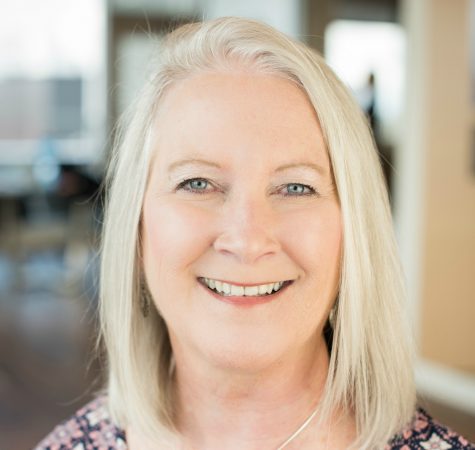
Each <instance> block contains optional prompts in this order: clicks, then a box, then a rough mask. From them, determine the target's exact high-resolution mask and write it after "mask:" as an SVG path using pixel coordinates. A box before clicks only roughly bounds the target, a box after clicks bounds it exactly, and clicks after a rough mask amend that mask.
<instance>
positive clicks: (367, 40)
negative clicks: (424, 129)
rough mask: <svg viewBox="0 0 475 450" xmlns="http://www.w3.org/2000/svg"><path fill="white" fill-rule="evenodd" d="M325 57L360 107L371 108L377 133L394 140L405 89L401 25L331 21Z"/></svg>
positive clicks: (397, 134)
mask: <svg viewBox="0 0 475 450" xmlns="http://www.w3.org/2000/svg"><path fill="white" fill-rule="evenodd" d="M325 57H326V60H327V62H328V63H329V65H330V66H331V67H332V68H333V69H334V70H335V72H336V73H337V74H338V76H339V77H340V78H341V79H342V80H343V81H344V82H345V83H346V84H347V85H348V86H349V87H350V88H351V90H352V91H353V92H354V94H355V96H356V99H357V100H358V102H359V103H360V105H361V107H362V108H363V109H364V110H366V111H368V109H370V108H373V109H374V111H371V112H372V113H373V114H374V115H375V116H376V117H377V119H378V128H379V129H378V130H377V131H378V133H379V137H380V138H381V139H382V140H383V141H385V142H387V143H390V144H395V143H397V141H398V136H399V134H400V132H401V130H400V127H399V120H400V116H401V112H402V107H403V102H404V89H405V88H404V72H405V34H404V31H403V28H402V27H401V26H400V25H397V24H394V23H388V22H374V21H373V22H365V21H350V20H337V21H334V22H332V23H330V24H329V25H328V27H327V29H326V30H325Z"/></svg>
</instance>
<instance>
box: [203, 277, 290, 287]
mask: <svg viewBox="0 0 475 450" xmlns="http://www.w3.org/2000/svg"><path fill="white" fill-rule="evenodd" d="M199 278H208V279H209V280H214V281H220V282H221V283H227V284H232V285H234V286H243V287H252V286H260V285H262V284H272V283H285V282H292V281H294V280H292V279H288V280H280V281H278V280H274V281H263V282H261V283H239V282H237V281H229V280H221V279H219V278H212V277H198V279H199Z"/></svg>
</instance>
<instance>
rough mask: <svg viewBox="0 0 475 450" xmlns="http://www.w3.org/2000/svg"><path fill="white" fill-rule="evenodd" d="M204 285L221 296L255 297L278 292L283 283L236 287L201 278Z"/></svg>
mask: <svg viewBox="0 0 475 450" xmlns="http://www.w3.org/2000/svg"><path fill="white" fill-rule="evenodd" d="M202 280H203V281H204V282H205V284H206V285H207V286H208V287H209V288H211V289H214V290H216V291H218V292H219V293H221V294H225V295H229V296H233V295H238V296H243V295H244V296H256V295H265V294H271V293H272V292H276V291H278V290H279V289H280V288H281V287H282V286H283V284H284V282H283V281H277V282H275V283H269V284H260V285H259V286H236V285H234V284H230V283H224V282H223V281H218V280H212V279H211V278H202Z"/></svg>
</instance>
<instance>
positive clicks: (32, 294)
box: [0, 0, 475, 450]
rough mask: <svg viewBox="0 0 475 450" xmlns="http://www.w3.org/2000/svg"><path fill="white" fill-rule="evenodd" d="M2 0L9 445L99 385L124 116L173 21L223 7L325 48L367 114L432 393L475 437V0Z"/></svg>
mask: <svg viewBox="0 0 475 450" xmlns="http://www.w3.org/2000/svg"><path fill="white" fill-rule="evenodd" d="M0 10H1V14H0V450H24V449H28V448H31V447H32V446H33V445H34V444H35V443H37V442H38V440H39V439H40V438H42V437H43V436H44V435H45V434H46V433H47V432H49V431H50V430H51V429H52V427H53V426H54V425H56V424H57V423H58V422H59V421H60V420H62V419H64V418H66V417H67V416H68V415H69V414H71V413H72V412H73V411H75V410H76V409H77V408H78V407H79V406H81V405H82V404H84V403H85V402H86V401H87V400H89V398H90V397H91V395H92V394H93V392H94V390H95V389H97V388H98V387H99V386H100V383H101V364H100V361H98V359H97V358H93V357H92V356H91V349H92V346H93V345H94V338H95V321H96V317H95V308H96V302H97V282H98V259H97V252H98V245H97V243H98V233H99V232H100V224H101V218H102V209H101V204H102V200H101V192H100V189H99V186H100V183H101V181H102V177H103V174H104V165H105V161H106V159H107V155H108V152H109V146H110V135H111V130H112V126H113V124H114V122H115V120H116V119H117V117H118V115H120V113H121V112H122V111H123V110H124V108H126V107H127V105H128V104H129V103H130V102H131V100H132V98H133V97H134V95H135V93H136V91H137V89H138V88H139V87H140V86H141V84H142V82H143V81H144V76H145V75H144V73H145V70H144V69H145V68H146V66H147V63H148V61H149V58H150V55H151V54H152V52H159V51H160V36H162V35H163V34H164V33H165V32H166V31H167V30H169V29H170V28H171V27H174V26H176V25H177V24H178V23H181V22H187V21H196V20H201V19H203V18H205V19H206V18H214V17H218V16H223V15H238V16H246V17H252V18H257V19H260V20H264V21H266V22H268V23H269V24H271V25H273V26H275V27H277V28H278V29H280V30H282V31H284V32H286V33H288V34H290V35H292V36H294V37H296V38H298V39H301V40H303V41H305V42H307V43H308V44H309V45H311V46H312V47H314V48H316V49H318V50H319V51H320V52H322V53H324V54H325V57H326V58H327V61H328V62H329V64H330V65H331V66H332V67H333V68H334V70H335V71H336V72H337V73H338V74H339V76H340V77H341V78H342V79H343V80H344V81H345V83H346V84H347V85H348V86H349V87H350V88H351V90H352V91H353V93H354V95H355V97H356V99H357V100H358V102H359V103H360V104H361V107H362V108H363V109H364V110H365V111H366V113H367V115H368V118H369V120H370V122H371V124H372V126H373V128H374V133H375V137H376V140H377V144H378V147H379V150H380V155H381V160H382V163H383V167H384V169H385V174H386V177H387V181H388V186H389V188H390V192H391V202H392V208H393V212H394V222H395V227H396V231H397V236H398V241H399V245H400V250H401V257H402V260H403V265H404V270H405V274H406V279H407V284H408V293H409V299H410V305H411V317H412V319H413V326H414V329H415V330H416V336H417V341H418V351H419V356H418V365H417V372H416V374H417V382H418V390H419V396H420V402H421V403H422V405H424V406H425V407H426V408H427V409H428V410H429V411H430V412H431V413H432V414H434V415H435V416H436V417H438V418H439V419H440V420H442V421H444V422H446V423H447V424H449V425H451V426H452V427H453V428H454V429H455V430H456V431H458V432H460V433H462V434H464V435H465V436H466V437H468V438H470V439H471V440H472V441H475V31H474V30H475V0H457V1H453V0H417V1H414V0H261V1H255V0H240V1H239V2H237V1H231V0H108V1H107V0H81V1H80V2H78V1H74V0H42V1H41V2H37V1H35V0H16V1H15V2H13V1H6V2H3V3H2V5H1V9H0ZM151 36H154V38H155V39H153V41H152V39H151ZM152 42H153V43H152Z"/></svg>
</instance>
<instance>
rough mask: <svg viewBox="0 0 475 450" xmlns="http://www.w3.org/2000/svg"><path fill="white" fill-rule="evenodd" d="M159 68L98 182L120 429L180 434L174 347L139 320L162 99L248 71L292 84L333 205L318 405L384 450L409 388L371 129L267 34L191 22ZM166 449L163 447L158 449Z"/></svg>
mask: <svg viewBox="0 0 475 450" xmlns="http://www.w3.org/2000/svg"><path fill="white" fill-rule="evenodd" d="M157 56H158V57H159V61H158V63H157V64H156V66H155V67H154V68H153V70H152V76H151V77H150V78H149V80H148V82H147V83H146V85H145V86H144V89H143V90H142V92H141V94H140V95H139V97H138V99H137V100H136V102H135V104H134V105H133V106H132V107H131V109H130V110H129V112H128V113H127V114H125V115H124V116H123V117H122V119H121V122H120V124H119V126H118V133H117V137H116V143H115V145H114V148H113V152H112V155H111V159H110V164H109V167H108V171H107V176H106V186H107V198H106V213H105V220H104V227H103V240H102V249H101V250H102V261H101V284H100V321H101V337H102V340H103V342H104V344H105V348H106V351H107V357H108V385H107V390H108V399H109V400H108V401H109V407H110V411H111V413H112V417H113V419H114V420H115V422H116V423H117V424H118V425H119V426H122V427H125V426H127V425H130V424H133V425H134V426H136V427H137V428H138V429H140V430H141V431H142V432H143V433H144V434H145V435H147V436H150V437H151V438H152V439H156V440H157V441H159V442H160V443H161V445H163V446H166V445H167V443H169V444H170V445H172V442H173V440H174V436H175V433H176V431H177V430H176V428H175V422H174V417H175V411H174V402H173V398H172V394H173V392H172V391H173V389H172V386H171V381H170V376H169V372H170V363H171V357H172V349H171V346H170V340H169V337H168V331H167V328H166V325H165V323H164V321H163V319H162V318H161V317H160V315H159V314H158V312H157V311H155V309H152V311H151V314H150V316H149V317H147V318H146V319H144V318H143V317H142V315H141V313H140V308H139V304H140V277H141V273H142V260H141V241H140V228H141V214H142V204H143V199H144V195H145V190H146V187H147V180H148V177H149V171H150V166H151V160H152V156H153V155H152V144H153V133H154V130H155V128H156V127H155V125H156V122H157V113H158V111H159V107H160V104H161V102H162V99H163V96H164V95H166V92H167V91H168V89H169V88H170V86H171V85H173V84H174V83H178V82H179V81H180V80H183V79H186V78H188V77H191V76H193V75H195V74H199V73H206V72H222V71H237V70H238V71H251V72H253V73H256V74H272V75H274V76H278V77H284V78H286V79H288V80H289V81H291V82H293V83H296V84H297V85H298V86H299V87H300V88H301V89H302V90H303V92H305V94H306V95H307V96H308V98H309V100H310V102H311V103H312V105H313V107H314V109H315V112H316V114H317V117H318V120H319V122H320V126H321V129H322V132H323V135H324V139H325V144H326V147H327V150H328V153H329V156H330V160H331V166H332V170H333V175H334V179H335V183H336V187H337V191H338V196H339V200H340V205H341V214H342V222H343V255H342V264H341V279H340V288H339V295H338V301H337V302H336V305H335V320H334V321H333V341H332V350H331V355H330V366H329V374H328V379H327V382H326V387H325V390H324V394H323V397H322V401H321V405H320V414H319V417H320V419H321V420H324V418H325V417H328V416H329V415H330V414H331V412H332V410H333V409H334V408H335V407H336V406H340V407H344V408H345V409H346V410H348V411H350V410H351V411H352V412H354V414H355V418H356V423H357V435H358V438H357V441H356V442H355V446H358V447H362V448H382V447H383V446H384V445H385V444H386V442H387V441H388V440H389V439H390V438H391V437H392V436H393V435H394V434H395V433H397V432H399V431H400V430H401V429H402V428H403V427H404V425H406V424H407V422H408V421H409V420H410V419H411V417H412V416H413V413H414V404H415V388H414V380H413V369H412V367H413V353H412V339H411V338H410V336H411V331H410V327H409V322H408V320H407V317H406V316H405V310H406V308H405V298H406V295H405V291H404V284H403V277H402V271H401V267H400V263H399V258H398V254H397V247H396V243H395V238H394V232H393V228H392V220H391V213H390V209H389V201H388V197H387V191H386V185H385V182H384V177H383V174H382V170H381V167H380V163H379V159H378V155H377V151H376V149H375V145H374V142H373V139H372V135H371V131H370V129H369V126H368V124H367V121H366V119H365V117H364V115H363V113H362V112H361V110H360V108H359V107H358V106H357V104H356V102H355V101H354V99H353V98H352V96H351V94H350V93H349V92H348V90H347V89H346V87H345V86H344V85H343V84H342V83H341V81H340V80H339V79H338V78H337V77H336V76H335V75H334V73H333V72H332V70H331V69H330V68H329V67H328V66H327V65H326V63H325V62H324V60H323V58H322V57H321V56H320V55H319V54H317V53H316V52H315V51H313V50H311V49H310V48H308V47H307V46H305V45H304V44H302V43H300V42H298V41H295V40H292V39H291V38H289V37H287V36H285V35H284V34H282V33H280V32H278V31H277V30H275V29H273V28H272V27H270V26H267V25H265V24H262V23H260V22H257V21H254V20H248V19H241V18H232V17H228V18H220V19H216V20H212V21H208V22H203V23H193V24H187V25H184V26H181V27H179V28H178V29H176V30H175V31H173V32H171V33H170V34H169V35H168V36H167V37H166V39H165V41H164V43H163V44H161V46H160V53H159V54H158V55H157ZM162 443H163V444H162Z"/></svg>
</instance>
